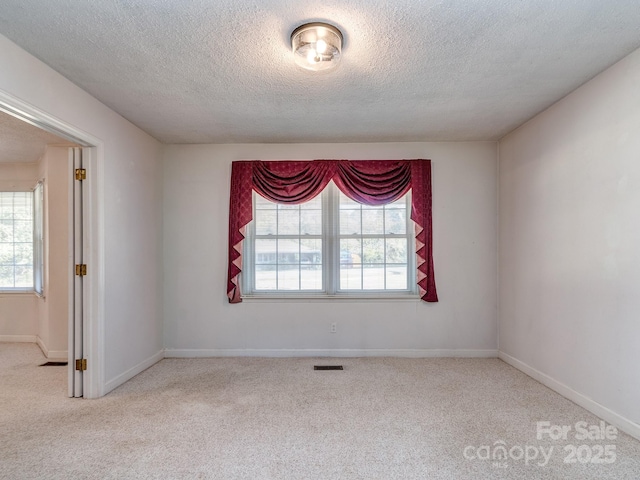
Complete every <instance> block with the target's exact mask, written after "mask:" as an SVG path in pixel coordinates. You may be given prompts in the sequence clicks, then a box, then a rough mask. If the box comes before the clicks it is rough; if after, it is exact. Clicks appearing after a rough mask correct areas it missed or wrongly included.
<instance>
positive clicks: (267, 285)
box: [255, 265, 277, 290]
mask: <svg viewBox="0 0 640 480" xmlns="http://www.w3.org/2000/svg"><path fill="white" fill-rule="evenodd" d="M276 274H277V271H276V267H275V265H256V273H255V277H256V290H275V289H276V288H277V281H276Z"/></svg>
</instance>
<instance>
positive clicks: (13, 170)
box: [0, 163, 38, 342]
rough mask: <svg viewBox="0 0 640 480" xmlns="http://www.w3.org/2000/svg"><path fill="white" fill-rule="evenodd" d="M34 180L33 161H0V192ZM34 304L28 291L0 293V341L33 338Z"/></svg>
mask: <svg viewBox="0 0 640 480" xmlns="http://www.w3.org/2000/svg"><path fill="white" fill-rule="evenodd" d="M37 181H38V165H37V164H36V163H0V191H3V190H6V191H17V190H23V191H26V190H31V189H32V188H33V187H34V186H35V184H36V182H37ZM37 335H38V304H37V302H36V297H35V295H33V294H32V293H0V341H31V342H33V341H35V338H36V336H37Z"/></svg>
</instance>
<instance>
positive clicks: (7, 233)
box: [0, 220, 13, 242]
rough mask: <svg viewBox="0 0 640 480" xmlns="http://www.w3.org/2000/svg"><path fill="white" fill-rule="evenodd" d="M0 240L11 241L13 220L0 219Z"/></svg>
mask: <svg viewBox="0 0 640 480" xmlns="http://www.w3.org/2000/svg"><path fill="white" fill-rule="evenodd" d="M0 242H13V220H0Z"/></svg>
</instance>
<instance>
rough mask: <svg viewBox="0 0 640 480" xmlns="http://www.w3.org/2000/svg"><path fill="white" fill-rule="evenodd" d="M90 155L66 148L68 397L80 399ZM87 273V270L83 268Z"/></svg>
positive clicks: (85, 293)
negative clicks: (70, 217)
mask: <svg viewBox="0 0 640 480" xmlns="http://www.w3.org/2000/svg"><path fill="white" fill-rule="evenodd" d="M89 154H90V149H88V148H79V147H72V148H69V165H71V166H72V169H71V174H72V182H73V198H72V204H73V221H72V222H71V230H73V232H72V235H71V238H72V242H73V246H72V250H73V262H72V270H73V271H72V272H71V274H72V278H73V280H72V281H71V283H72V288H71V289H70V290H71V302H70V303H71V307H72V308H71V310H70V316H71V319H70V325H69V389H68V392H69V396H70V397H82V395H83V376H84V375H83V374H84V369H83V368H86V367H83V366H82V364H83V360H84V358H85V356H84V353H85V351H86V348H85V345H84V337H85V335H84V320H85V318H87V316H86V310H87V305H88V302H87V301H86V295H87V292H88V288H87V285H86V284H85V282H86V274H87V271H85V270H84V268H86V261H85V259H86V258H88V255H85V252H86V251H87V248H88V247H89V245H88V242H87V238H86V234H85V228H83V226H84V225H88V222H87V219H86V217H87V215H88V213H89V212H88V209H85V208H83V204H87V202H86V198H85V197H86V195H87V194H86V190H87V189H86V188H85V189H83V188H82V183H83V180H84V179H83V177H85V178H86V174H85V175H83V174H84V172H86V170H85V168H86V167H85V165H87V164H89V162H88V161H86V160H87V159H85V161H83V157H86V156H87V155H89ZM87 269H88V268H87Z"/></svg>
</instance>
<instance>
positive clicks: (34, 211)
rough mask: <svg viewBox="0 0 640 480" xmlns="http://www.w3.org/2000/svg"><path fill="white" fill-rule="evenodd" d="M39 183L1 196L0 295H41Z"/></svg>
mask: <svg viewBox="0 0 640 480" xmlns="http://www.w3.org/2000/svg"><path fill="white" fill-rule="evenodd" d="M42 208H43V206H42V183H38V185H37V186H36V188H35V189H34V190H33V191H29V192H0V291H5V292H21V291H36V292H37V293H39V294H42V293H43V291H42V290H43V289H42V283H43V282H42V278H43V276H42V273H43V225H42V221H43V215H42Z"/></svg>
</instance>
